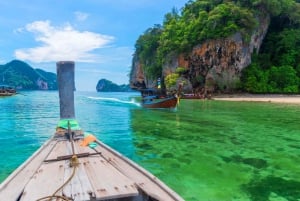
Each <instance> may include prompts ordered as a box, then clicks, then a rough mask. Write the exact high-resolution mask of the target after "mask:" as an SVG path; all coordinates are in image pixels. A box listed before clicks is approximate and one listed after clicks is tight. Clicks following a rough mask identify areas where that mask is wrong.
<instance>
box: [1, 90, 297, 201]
mask: <svg viewBox="0 0 300 201" xmlns="http://www.w3.org/2000/svg"><path fill="white" fill-rule="evenodd" d="M24 94H25V95H26V96H21V95H17V96H14V97H10V98H4V99H0V129H1V133H0V140H1V142H2V145H1V152H0V158H2V159H3V158H5V160H1V161H0V181H3V180H4V178H5V177H7V176H8V174H9V173H10V172H12V171H13V170H14V169H15V168H16V167H17V166H18V165H20V164H21V163H22V162H23V161H24V160H25V159H26V158H28V157H29V156H30V155H31V154H32V153H33V152H34V151H35V150H36V149H37V148H38V147H39V146H40V145H41V144H42V143H44V142H45V140H46V139H48V138H49V137H50V136H51V135H52V134H53V133H54V131H55V127H56V124H57V122H58V120H59V106H58V93H57V92H24ZM136 96H139V94H137V93H136V94H135V93H96V92H95V93H94V92H86V93H83V92H76V93H75V108H76V109H75V113H76V118H77V120H78V122H79V123H80V125H81V127H82V128H83V129H84V130H85V131H89V132H92V133H94V134H95V135H96V136H97V137H98V138H99V139H100V140H102V141H103V142H104V143H106V144H108V145H109V146H111V147H113V148H114V149H116V150H117V151H119V152H121V153H122V154H124V155H126V156H128V157H129V158H131V159H133V160H134V161H136V162H138V163H139V164H140V165H142V166H143V167H145V168H146V169H148V170H149V171H151V172H152V173H153V174H155V175H156V176H158V177H159V178H160V179H162V180H163V181H164V182H166V183H167V184H168V185H170V186H171V187H172V188H173V189H174V190H175V191H177V192H178V193H179V194H180V195H181V196H182V197H184V199H185V200H187V201H200V200H205V201H207V200H210V201H220V200H222V201H227V200H228V201H232V200H235V201H237V200H239V201H250V200H252V201H257V200H258V201H264V200H270V201H275V200H278V201H282V200H290V201H296V200H299V199H300V191H299V189H300V184H299V183H300V168H299V164H300V157H299V154H300V135H299V134H300V126H299V122H300V121H299V120H300V115H299V114H300V106H297V105H284V104H271V103H253V102H252V103H246V102H241V103H238V102H222V101H202V100H196V101H195V100H182V101H181V102H180V105H179V107H178V108H177V110H151V109H143V108H141V107H140V105H139V103H138V102H137V101H135V100H136V99H135V97H136Z"/></svg>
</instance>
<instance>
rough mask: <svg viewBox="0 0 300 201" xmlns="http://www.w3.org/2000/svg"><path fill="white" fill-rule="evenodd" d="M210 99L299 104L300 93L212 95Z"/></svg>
mask: <svg viewBox="0 0 300 201" xmlns="http://www.w3.org/2000/svg"><path fill="white" fill-rule="evenodd" d="M212 99H213V100H224V101H252V102H270V103H290V104H300V95H277V94H276V95H273V94H270V95H261V94H234V95H215V96H213V97H212Z"/></svg>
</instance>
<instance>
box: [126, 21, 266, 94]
mask: <svg viewBox="0 0 300 201" xmlns="http://www.w3.org/2000/svg"><path fill="white" fill-rule="evenodd" d="M269 23H270V17H269V16H264V17H261V19H260V20H259V26H258V28H257V29H256V30H254V31H253V34H252V36H251V38H250V40H248V41H249V42H245V39H244V38H243V37H242V35H241V34H240V33H236V34H234V35H233V36H231V37H228V38H224V39H217V40H207V41H205V42H203V43H202V44H199V45H198V46H196V47H194V48H193V50H192V51H191V52H189V53H188V54H185V55H183V54H180V55H172V56H170V58H169V59H167V60H168V61H169V62H168V63H166V64H165V65H164V66H163V72H162V74H163V75H162V77H166V76H167V75H168V74H170V73H174V72H175V70H176V68H177V67H184V68H185V69H186V70H187V72H186V73H185V74H184V75H183V77H184V78H183V79H185V85H186V86H191V89H190V90H191V91H194V92H196V91H197V90H200V88H201V87H200V86H199V80H203V81H202V82H203V83H204V89H205V90H206V91H210V92H216V91H223V92H227V91H230V90H232V89H234V88H235V87H236V85H237V83H239V80H240V76H241V70H242V69H243V68H245V67H247V66H248V65H249V64H251V55H252V53H253V52H254V51H256V52H258V51H259V48H260V46H261V44H262V41H263V39H264V37H265V35H266V33H267V29H268V26H269ZM153 83H154V82H153V81H151V80H147V78H145V75H144V73H143V70H142V68H141V64H140V63H139V61H138V60H136V58H133V65H132V73H131V75H130V86H131V88H139V87H140V86H143V84H144V85H145V86H146V87H152V86H151V85H153ZM202 88H203V87H202ZM202 90H203V89H202Z"/></svg>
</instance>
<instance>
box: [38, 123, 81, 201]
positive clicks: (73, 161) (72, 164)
mask: <svg viewBox="0 0 300 201" xmlns="http://www.w3.org/2000/svg"><path fill="white" fill-rule="evenodd" d="M68 133H69V136H70V142H71V146H72V154H73V156H72V158H71V159H70V167H73V171H72V174H71V176H70V177H69V178H68V179H67V181H65V182H64V183H63V184H62V185H61V186H60V187H59V188H58V189H57V190H56V191H55V192H54V193H53V194H52V195H51V196H46V197H43V198H39V199H37V200H36V201H42V200H45V199H48V198H49V199H48V200H47V201H51V200H52V199H54V198H61V199H63V200H65V201H71V200H70V199H69V198H67V197H66V196H63V195H62V196H61V195H56V193H58V192H59V191H61V190H62V189H63V188H64V187H65V186H66V185H67V184H68V183H69V182H70V181H71V180H72V178H73V177H74V175H75V173H76V167H77V166H78V165H79V161H78V157H77V155H76V154H75V148H74V141H73V137H72V135H71V132H70V122H69V121H68ZM71 199H72V198H71ZM72 200H73V199H72Z"/></svg>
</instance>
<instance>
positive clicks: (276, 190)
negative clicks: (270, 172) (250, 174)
mask: <svg viewBox="0 0 300 201" xmlns="http://www.w3.org/2000/svg"><path fill="white" fill-rule="evenodd" d="M242 189H243V190H244V191H245V192H246V193H247V194H248V195H249V197H250V198H251V200H253V201H267V200H270V197H274V195H276V197H280V199H281V200H284V199H285V200H289V201H298V200H299V199H300V181H295V180H286V179H283V178H280V177H274V176H268V177H265V178H262V179H261V180H258V179H256V178H255V179H253V180H252V181H250V183H248V184H245V185H243V186H242Z"/></svg>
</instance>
